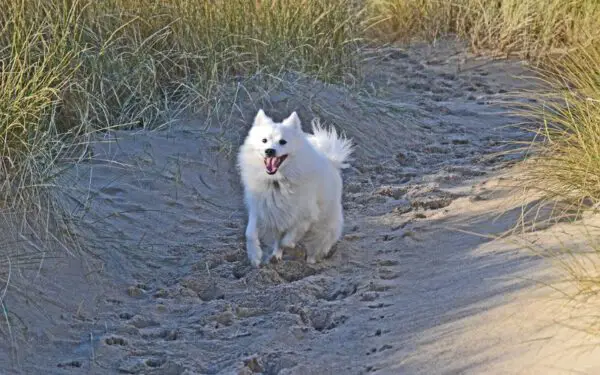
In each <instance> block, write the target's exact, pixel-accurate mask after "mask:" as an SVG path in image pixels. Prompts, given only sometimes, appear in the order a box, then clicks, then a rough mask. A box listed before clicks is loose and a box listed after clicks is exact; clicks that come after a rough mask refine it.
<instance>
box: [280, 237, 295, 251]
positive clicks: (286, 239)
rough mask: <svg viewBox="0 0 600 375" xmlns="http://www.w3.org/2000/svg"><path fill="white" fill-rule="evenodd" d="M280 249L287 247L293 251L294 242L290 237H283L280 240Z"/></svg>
mask: <svg viewBox="0 0 600 375" xmlns="http://www.w3.org/2000/svg"><path fill="white" fill-rule="evenodd" d="M281 247H287V248H288V249H293V248H295V247H296V242H294V241H293V240H292V238H291V237H288V236H284V237H283V239H282V240H281Z"/></svg>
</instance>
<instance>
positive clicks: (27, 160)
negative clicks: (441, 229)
mask: <svg viewBox="0 0 600 375" xmlns="http://www.w3.org/2000/svg"><path fill="white" fill-rule="evenodd" d="M449 34H452V35H456V36H457V37H459V38H462V39H465V40H468V41H469V42H470V45H471V47H472V48H473V49H474V50H475V51H480V52H487V53H494V54H497V55H502V56H508V55H515V54H516V55H518V56H520V57H523V58H526V59H529V60H530V61H532V62H535V63H536V64H538V66H540V67H541V69H542V70H541V72H542V73H543V76H544V77H546V78H545V79H546V80H547V82H549V83H550V88H551V89H550V91H549V93H545V94H544V96H540V97H539V98H538V99H539V101H538V103H540V104H539V105H536V106H530V107H528V108H526V114H527V115H528V116H531V118H532V119H534V121H535V122H536V123H537V124H541V126H540V127H539V129H538V134H539V137H538V139H537V140H536V143H535V144H534V145H533V146H532V148H533V150H534V151H535V152H534V153H533V155H534V156H535V158H534V161H533V162H531V163H528V164H527V166H528V168H529V169H528V180H527V181H529V185H528V186H529V187H532V188H537V187H539V186H543V187H544V189H543V194H545V198H546V199H548V200H555V199H557V198H558V199H567V200H570V201H573V202H579V203H582V202H587V203H589V202H591V203H592V204H597V203H598V200H599V199H600V79H599V78H598V77H600V68H598V62H599V61H600V43H598V40H599V37H600V3H598V2H597V1H596V0H452V1H442V0H364V1H355V0H150V1H141V0H100V1H92V0H54V1H45V0H6V1H3V2H1V3H0V136H1V142H2V143H1V147H0V175H1V177H2V184H1V185H0V202H1V205H2V206H1V207H2V212H3V214H5V215H11V217H13V216H14V215H16V214H18V215H19V216H18V217H19V218H20V220H19V222H20V223H21V222H29V221H30V218H34V219H35V220H37V219H39V218H44V217H49V215H47V214H48V213H49V212H53V211H55V210H56V207H55V206H54V205H53V202H54V201H53V200H52V199H48V194H49V192H50V191H51V190H52V189H51V188H52V186H53V184H54V182H55V178H56V176H57V175H58V174H59V173H60V171H61V169H60V168H61V165H62V164H63V163H64V162H65V161H66V162H73V161H77V160H80V159H82V158H85V157H86V153H85V150H86V147H85V146H86V143H87V142H88V139H89V138H90V135H92V134H93V133H94V132H99V131H104V130H106V129H109V128H117V127H139V126H143V127H149V128H152V127H156V126H160V125H161V124H164V123H166V122H168V121H169V119H170V118H172V116H173V112H175V113H181V112H183V111H194V110H202V111H207V112H210V111H212V110H214V109H215V108H218V107H219V103H220V102H221V101H222V100H223V99H224V95H225V92H226V91H224V90H223V88H224V87H227V85H231V84H237V83H239V82H240V81H243V80H244V79H246V78H248V77H252V76H254V75H256V74H269V75H273V76H280V75H282V74H283V73H286V72H289V71H296V72H302V73H305V74H309V75H311V76H313V77H316V78H318V79H321V80H324V81H328V82H340V81H343V80H344V78H345V77H346V76H348V75H355V74H357V73H358V69H359V68H360V56H361V55H360V53H359V52H360V50H361V46H362V45H363V43H364V42H365V41H367V40H369V41H375V42H377V43H381V42H391V41H397V40H400V41H411V40H413V39H423V38H424V39H427V40H435V39H436V38H438V37H442V36H446V35H449ZM550 57H552V59H550ZM579 203H577V204H579ZM19 225H21V224H19ZM42 227H43V228H47V227H48V225H47V224H45V225H42Z"/></svg>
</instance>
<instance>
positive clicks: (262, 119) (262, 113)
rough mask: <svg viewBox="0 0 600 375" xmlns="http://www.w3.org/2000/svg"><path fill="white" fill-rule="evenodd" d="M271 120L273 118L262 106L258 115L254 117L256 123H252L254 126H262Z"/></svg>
mask: <svg viewBox="0 0 600 375" xmlns="http://www.w3.org/2000/svg"><path fill="white" fill-rule="evenodd" d="M269 120H271V119H270V118H269V116H267V115H266V114H265V111H263V110H262V108H261V109H259V110H258V113H257V114H256V117H254V123H253V124H252V126H260V125H262V124H264V123H265V122H267V121H269Z"/></svg>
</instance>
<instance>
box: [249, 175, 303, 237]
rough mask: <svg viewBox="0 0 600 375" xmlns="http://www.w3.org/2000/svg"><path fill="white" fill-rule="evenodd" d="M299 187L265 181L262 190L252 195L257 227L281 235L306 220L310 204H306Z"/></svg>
mask: <svg viewBox="0 0 600 375" xmlns="http://www.w3.org/2000/svg"><path fill="white" fill-rule="evenodd" d="M300 189H301V187H294V186H291V185H290V184H289V183H286V182H283V181H276V180H273V181H266V182H265V185H264V186H263V189H261V190H260V191H259V192H255V194H253V198H254V199H255V204H256V206H257V208H258V209H257V213H258V225H259V226H260V227H262V228H263V229H264V230H266V231H268V232H270V231H275V232H279V233H283V232H285V231H287V230H288V229H290V228H292V227H293V226H295V225H296V224H297V223H298V221H300V220H304V219H307V218H308V217H310V216H312V215H311V214H310V206H311V205H310V202H306V200H305V198H306V197H303V196H302V194H299V192H300V191H299V190H300Z"/></svg>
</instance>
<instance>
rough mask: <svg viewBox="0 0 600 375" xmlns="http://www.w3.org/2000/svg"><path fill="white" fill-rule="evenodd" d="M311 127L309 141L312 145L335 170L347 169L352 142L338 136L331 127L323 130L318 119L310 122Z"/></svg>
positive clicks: (352, 146) (352, 147)
mask: <svg viewBox="0 0 600 375" xmlns="http://www.w3.org/2000/svg"><path fill="white" fill-rule="evenodd" d="M311 125H312V131H313V135H312V137H311V139H310V140H311V142H312V144H313V145H314V146H315V147H316V148H318V149H319V150H320V151H321V152H323V153H324V154H325V155H326V156H327V158H328V159H329V160H330V161H331V162H332V163H333V165H334V166H335V167H336V168H338V169H344V168H348V167H349V166H350V164H348V163H347V161H348V160H349V158H350V155H351V154H352V151H353V149H354V145H353V144H352V141H351V140H350V139H348V138H346V137H345V136H343V135H340V136H338V133H337V130H335V128H334V127H333V126H330V127H329V129H325V128H324V127H322V126H321V123H320V122H319V119H314V120H312V123H311Z"/></svg>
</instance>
